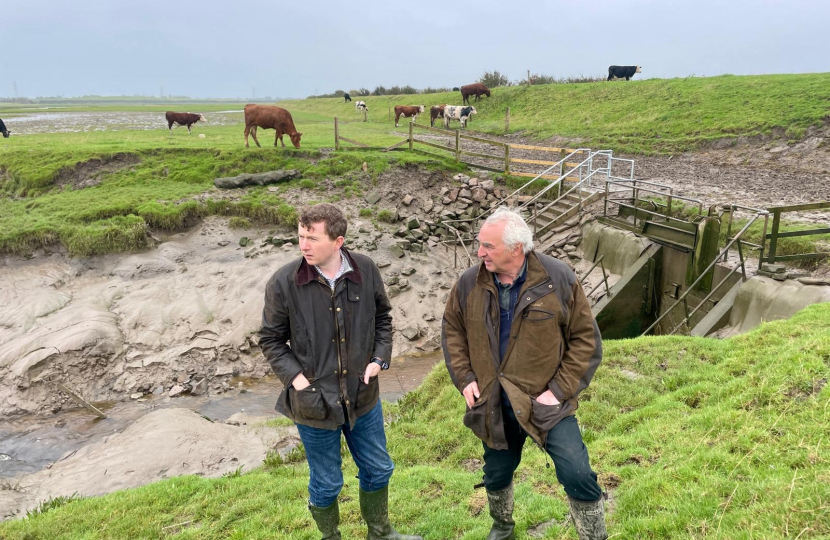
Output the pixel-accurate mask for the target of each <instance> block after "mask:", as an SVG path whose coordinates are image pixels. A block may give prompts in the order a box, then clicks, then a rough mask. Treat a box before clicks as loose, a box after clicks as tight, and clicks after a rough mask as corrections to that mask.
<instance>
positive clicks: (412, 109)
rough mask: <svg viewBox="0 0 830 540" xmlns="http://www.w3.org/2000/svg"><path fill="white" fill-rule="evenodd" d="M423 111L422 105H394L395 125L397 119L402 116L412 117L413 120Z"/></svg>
mask: <svg viewBox="0 0 830 540" xmlns="http://www.w3.org/2000/svg"><path fill="white" fill-rule="evenodd" d="M422 112H424V106H423V105H412V106H410V105H395V127H398V119H399V118H400V117H401V116H403V117H405V118H409V117H410V116H411V117H412V121H413V122H414V121H415V119H416V118H418V115H419V114H421V113H422Z"/></svg>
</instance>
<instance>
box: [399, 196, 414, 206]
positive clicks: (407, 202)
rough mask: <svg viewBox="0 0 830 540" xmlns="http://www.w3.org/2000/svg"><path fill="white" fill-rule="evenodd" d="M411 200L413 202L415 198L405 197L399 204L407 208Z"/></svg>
mask: <svg viewBox="0 0 830 540" xmlns="http://www.w3.org/2000/svg"><path fill="white" fill-rule="evenodd" d="M413 200H415V197H413V196H412V195H405V196H404V198H403V199H402V200H401V202H402V203H403V205H404V206H409V205H410V204H412V201H413Z"/></svg>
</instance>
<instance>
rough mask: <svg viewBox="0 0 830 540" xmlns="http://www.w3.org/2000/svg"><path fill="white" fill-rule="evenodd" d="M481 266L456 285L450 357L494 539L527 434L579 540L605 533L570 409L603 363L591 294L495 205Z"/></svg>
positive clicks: (510, 525)
mask: <svg viewBox="0 0 830 540" xmlns="http://www.w3.org/2000/svg"><path fill="white" fill-rule="evenodd" d="M478 241H479V248H478V257H479V258H480V259H481V264H479V265H476V266H474V267H472V268H470V269H468V270H467V271H466V272H464V274H463V275H462V276H461V278H459V280H458V282H457V283H456V284H455V287H453V290H452V292H451V293H450V297H449V299H448V301H447V306H446V309H445V311H444V320H443V324H442V339H443V348H444V359H445V361H446V364H447V369H448V370H449V372H450V377H451V378H452V381H453V384H455V386H456V388H458V390H459V391H460V392H461V393H462V395H463V396H464V399H465V400H466V402H467V413H466V414H465V415H464V425H466V426H467V427H468V428H470V429H471V430H472V431H473V433H475V435H476V436H477V437H478V438H480V439H481V440H482V442H483V445H484V486H485V487H486V488H487V498H488V502H489V505H490V516H491V517H492V518H493V526H492V528H491V529H490V535H489V536H488V537H487V539H488V540H509V539H513V538H515V532H514V527H515V523H514V521H513V473H514V471H515V470H516V468H517V467H518V466H519V463H520V461H521V459H522V447H523V446H524V443H525V440H526V439H527V437H528V436H529V437H530V438H531V439H533V440H534V442H536V444H538V445H539V446H540V447H541V448H543V449H544V450H545V452H547V453H548V455H550V457H551V458H552V459H553V463H554V465H555V466H556V477H557V479H558V480H559V482H560V483H561V484H562V485H563V487H564V488H565V492H566V493H567V494H568V500H569V502H570V508H571V518H572V519H573V521H574V525H575V526H576V530H577V533H578V535H579V539H580V540H598V539H605V538H607V533H606V530H605V510H604V507H603V494H602V489H601V488H600V486H599V484H598V483H597V475H596V474H595V473H594V472H593V471H592V470H591V465H590V463H589V461H588V450H587V449H586V448H585V444H584V443H583V441H582V434H581V433H580V431H579V426H578V424H577V422H576V417H575V416H574V412H575V411H576V409H577V406H578V401H577V396H578V395H579V393H580V392H581V391H582V390H584V389H585V388H586V387H587V386H588V383H590V381H591V378H592V377H593V375H594V372H595V371H596V369H597V367H598V366H599V363H600V361H601V360H602V341H601V337H600V334H599V329H598V328H597V325H596V322H595V321H594V318H593V316H592V315H591V308H590V305H589V304H588V299H587V298H586V297H585V293H584V292H583V290H582V287H581V286H580V284H579V280H578V279H577V278H576V275H574V273H573V271H572V270H571V269H570V268H568V267H567V266H566V265H565V264H564V263H562V262H561V261H558V260H556V259H554V258H553V257H549V256H547V255H543V254H541V253H536V252H535V251H533V233H532V232H531V231H530V228H529V227H528V226H527V224H526V223H525V221H524V219H522V217H521V216H520V215H519V214H518V213H516V212H514V211H512V210H509V209H507V208H499V209H497V210H496V211H495V212H494V213H493V215H491V216H490V217H489V218H488V219H487V220H486V221H485V222H484V224H483V225H482V227H481V230H480V231H479V234H478Z"/></svg>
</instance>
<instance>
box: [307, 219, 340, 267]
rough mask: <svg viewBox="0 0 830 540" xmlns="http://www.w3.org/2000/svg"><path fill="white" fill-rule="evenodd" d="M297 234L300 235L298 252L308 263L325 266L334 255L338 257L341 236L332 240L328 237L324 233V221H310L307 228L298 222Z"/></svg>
mask: <svg viewBox="0 0 830 540" xmlns="http://www.w3.org/2000/svg"><path fill="white" fill-rule="evenodd" d="M297 234H298V236H299V237H300V252H301V253H302V254H303V257H305V260H306V262H307V263H308V264H311V265H317V266H326V265H327V264H328V263H330V262H331V261H332V260H333V259H334V258H335V257H339V251H340V248H341V246H343V237H342V236H338V237H337V238H335V239H334V240H332V239H331V238H329V235H327V234H326V226H325V223H323V222H322V221H321V222H320V223H312V224H311V225H310V226H309V228H308V229H306V228H305V227H303V225H302V224H299V225H298V226H297Z"/></svg>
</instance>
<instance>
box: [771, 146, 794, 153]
mask: <svg viewBox="0 0 830 540" xmlns="http://www.w3.org/2000/svg"><path fill="white" fill-rule="evenodd" d="M787 150H789V147H787V146H776V147H775V148H770V149H769V150H767V152H769V153H770V154H780V153H781V152H785V151H787Z"/></svg>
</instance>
